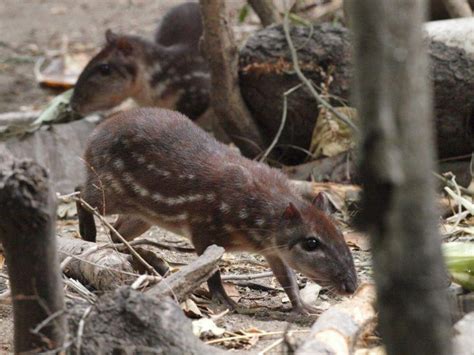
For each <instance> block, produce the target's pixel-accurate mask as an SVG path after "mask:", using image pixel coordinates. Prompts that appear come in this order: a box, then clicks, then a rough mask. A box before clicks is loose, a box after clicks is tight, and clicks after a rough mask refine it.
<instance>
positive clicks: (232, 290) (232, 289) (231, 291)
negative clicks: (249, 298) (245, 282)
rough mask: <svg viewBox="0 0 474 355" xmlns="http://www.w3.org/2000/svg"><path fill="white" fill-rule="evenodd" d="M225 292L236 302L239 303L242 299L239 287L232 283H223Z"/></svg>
mask: <svg viewBox="0 0 474 355" xmlns="http://www.w3.org/2000/svg"><path fill="white" fill-rule="evenodd" d="M223 286H224V290H225V292H226V293H227V295H228V296H229V297H230V298H232V299H233V300H234V301H235V302H239V300H240V299H241V298H242V297H241V296H240V292H239V290H238V289H237V287H236V286H235V285H233V284H231V283H227V282H224V283H223Z"/></svg>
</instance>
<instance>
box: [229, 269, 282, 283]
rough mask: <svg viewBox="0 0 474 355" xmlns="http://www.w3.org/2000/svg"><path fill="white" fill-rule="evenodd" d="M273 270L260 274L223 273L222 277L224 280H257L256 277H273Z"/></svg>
mask: <svg viewBox="0 0 474 355" xmlns="http://www.w3.org/2000/svg"><path fill="white" fill-rule="evenodd" d="M272 276H273V272H271V271H267V272H261V273H258V274H248V275H222V276H221V279H222V280H223V281H239V280H244V281H248V280H256V279H263V278H265V277H272Z"/></svg>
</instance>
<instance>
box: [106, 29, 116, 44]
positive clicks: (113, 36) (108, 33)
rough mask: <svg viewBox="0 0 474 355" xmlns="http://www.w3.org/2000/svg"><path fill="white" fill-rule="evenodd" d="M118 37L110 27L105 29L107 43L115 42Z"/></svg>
mask: <svg viewBox="0 0 474 355" xmlns="http://www.w3.org/2000/svg"><path fill="white" fill-rule="evenodd" d="M117 38H118V35H117V34H115V33H113V32H112V30H111V29H110V28H109V29H107V31H105V39H106V41H107V43H114V42H115V41H116V40H117Z"/></svg>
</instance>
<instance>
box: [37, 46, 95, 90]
mask: <svg viewBox="0 0 474 355" xmlns="http://www.w3.org/2000/svg"><path fill="white" fill-rule="evenodd" d="M90 58H91V57H90V55H89V54H86V53H77V54H71V53H66V54H65V55H62V56H55V57H52V58H44V57H43V58H40V59H39V60H38V61H37V62H36V65H35V78H36V81H37V82H38V83H39V84H41V85H44V86H48V87H54V88H63V89H69V88H71V87H73V86H74V84H75V83H76V81H77V78H78V77H79V75H80V74H81V72H82V70H83V69H84V67H85V66H86V65H87V63H88V62H89V60H90Z"/></svg>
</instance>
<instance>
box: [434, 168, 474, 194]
mask: <svg viewBox="0 0 474 355" xmlns="http://www.w3.org/2000/svg"><path fill="white" fill-rule="evenodd" d="M433 175H434V176H435V177H437V178H438V179H440V180H441V181H442V182H444V183H445V184H446V185H447V186H448V187H451V188H453V189H455V188H456V187H455V186H454V185H453V183H452V181H450V180H448V179H446V178H445V177H444V176H442V175H440V174H438V173H435V172H433ZM459 190H461V192H462V193H464V194H466V195H469V196H471V197H474V192H473V191H470V190H468V189H466V188H465V187H462V186H459Z"/></svg>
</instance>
